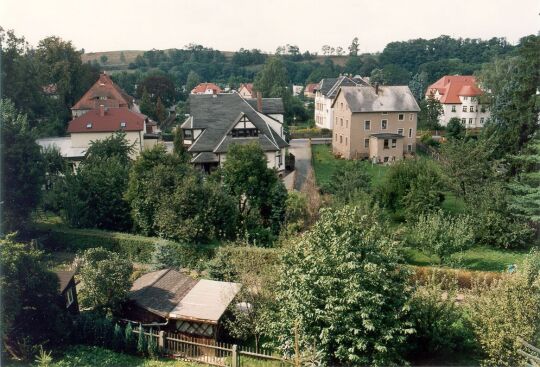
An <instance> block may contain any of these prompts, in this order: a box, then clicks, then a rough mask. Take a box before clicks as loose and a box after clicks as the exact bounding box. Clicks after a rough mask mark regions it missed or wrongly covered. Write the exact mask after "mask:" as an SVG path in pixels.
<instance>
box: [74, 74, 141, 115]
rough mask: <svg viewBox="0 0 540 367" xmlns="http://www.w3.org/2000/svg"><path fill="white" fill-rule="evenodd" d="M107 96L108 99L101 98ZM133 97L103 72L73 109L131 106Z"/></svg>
mask: <svg viewBox="0 0 540 367" xmlns="http://www.w3.org/2000/svg"><path fill="white" fill-rule="evenodd" d="M100 97H101V98H103V97H106V99H100ZM132 104H133V97H131V96H129V95H128V94H127V93H126V92H124V91H123V90H122V88H120V87H119V86H117V85H116V84H114V82H113V81H112V79H111V78H110V77H109V76H108V75H107V74H101V75H100V76H99V79H98V81H97V82H95V83H94V85H93V86H92V87H90V89H88V91H87V92H86V93H85V94H84V95H83V96H82V98H81V99H80V100H79V101H78V102H77V103H75V105H74V106H73V107H72V108H71V109H72V110H91V109H94V108H98V107H99V106H100V105H104V106H105V107H131V105H132Z"/></svg>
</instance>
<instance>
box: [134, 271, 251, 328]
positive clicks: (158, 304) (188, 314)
mask: <svg viewBox="0 0 540 367" xmlns="http://www.w3.org/2000/svg"><path fill="white" fill-rule="evenodd" d="M240 287H241V285H240V284H238V283H229V282H217V281H212V280H196V279H193V278H191V277H190V276H188V275H185V274H182V273H180V272H178V271H176V270H173V269H163V270H158V271H154V272H151V273H148V274H144V275H143V276H141V277H140V278H138V279H137V280H135V282H134V283H133V286H132V287H131V290H130V292H129V294H128V298H129V299H130V300H131V301H134V302H135V303H136V304H137V305H138V306H139V307H141V308H143V309H145V310H148V311H150V312H152V313H154V314H156V315H159V316H161V317H164V318H171V319H184V320H200V321H206V322H210V323H217V322H218V320H219V319H220V318H221V315H222V314H223V313H224V312H225V310H226V308H227V307H228V305H229V303H231V301H232V300H233V298H234V297H235V296H236V294H237V293H238V292H239V291H240Z"/></svg>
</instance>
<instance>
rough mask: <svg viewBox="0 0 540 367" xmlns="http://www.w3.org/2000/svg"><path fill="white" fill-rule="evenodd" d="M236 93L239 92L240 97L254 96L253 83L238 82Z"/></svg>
mask: <svg viewBox="0 0 540 367" xmlns="http://www.w3.org/2000/svg"><path fill="white" fill-rule="evenodd" d="M238 94H240V95H241V96H242V98H255V97H256V95H255V92H254V91H253V83H242V84H240V88H238Z"/></svg>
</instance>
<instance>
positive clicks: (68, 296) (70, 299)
mask: <svg viewBox="0 0 540 367" xmlns="http://www.w3.org/2000/svg"><path fill="white" fill-rule="evenodd" d="M74 300H75V298H74V297H73V287H69V288H68V289H67V291H66V308H68V307H69V306H71V304H72V303H73V301H74Z"/></svg>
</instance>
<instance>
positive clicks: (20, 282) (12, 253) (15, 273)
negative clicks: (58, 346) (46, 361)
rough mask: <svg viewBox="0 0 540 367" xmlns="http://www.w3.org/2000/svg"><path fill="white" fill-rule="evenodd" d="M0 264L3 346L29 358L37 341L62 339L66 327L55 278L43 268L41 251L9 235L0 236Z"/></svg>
mask: <svg viewBox="0 0 540 367" xmlns="http://www.w3.org/2000/svg"><path fill="white" fill-rule="evenodd" d="M0 268H1V269H2V274H1V276H0V291H1V299H2V303H1V312H0V314H1V315H2V319H1V321H2V322H1V334H2V343H3V347H2V349H3V350H4V351H7V352H9V353H10V354H11V355H12V356H14V357H17V358H30V357H32V355H33V353H32V351H33V349H35V348H34V347H35V346H37V345H41V344H42V343H46V342H47V341H48V340H49V341H51V340H55V339H56V341H57V342H58V343H61V342H62V341H63V338H64V337H65V334H66V333H67V332H69V329H68V325H67V324H66V320H65V319H64V317H63V314H62V309H61V308H60V307H62V306H64V305H63V304H58V303H57V301H58V278H57V276H56V274H54V273H52V272H51V271H49V270H48V269H47V268H46V264H45V261H44V255H43V253H42V252H41V251H39V250H37V249H36V247H35V244H23V243H17V242H15V240H14V235H13V234H12V235H8V236H7V237H5V238H3V239H2V240H0ZM25 344H26V345H29V346H30V351H28V348H27V347H24V345H25ZM28 352H30V355H28V354H27V353H28Z"/></svg>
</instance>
